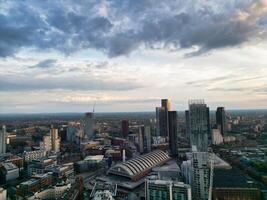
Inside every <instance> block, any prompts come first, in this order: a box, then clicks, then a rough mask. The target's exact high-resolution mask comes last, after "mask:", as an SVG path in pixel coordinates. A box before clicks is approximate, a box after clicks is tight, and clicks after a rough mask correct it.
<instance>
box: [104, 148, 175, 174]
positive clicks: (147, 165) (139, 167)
mask: <svg viewBox="0 0 267 200" xmlns="http://www.w3.org/2000/svg"><path fill="white" fill-rule="evenodd" d="M169 159H170V157H169V156H168V155H167V154H166V153H165V152H163V151H161V150H156V151H153V152H150V153H147V154H144V155H142V156H139V157H137V158H133V159H131V160H128V161H127V162H124V163H119V164H117V165H115V166H114V167H112V168H111V169H110V170H109V173H110V174H117V175H121V176H126V177H129V178H132V177H134V176H136V175H139V174H141V173H143V172H146V171H148V170H150V169H152V168H153V167H155V166H157V165H159V164H162V163H164V162H167V161H168V160H169Z"/></svg>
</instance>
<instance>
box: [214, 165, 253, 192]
mask: <svg viewBox="0 0 267 200" xmlns="http://www.w3.org/2000/svg"><path fill="white" fill-rule="evenodd" d="M255 184H256V183H255V182H254V181H253V180H252V179H251V178H249V177H247V176H246V175H245V174H244V173H243V172H242V171H240V170H239V169H237V168H233V169H215V170H214V176H213V187H215V188H250V187H253V186H254V187H255Z"/></svg>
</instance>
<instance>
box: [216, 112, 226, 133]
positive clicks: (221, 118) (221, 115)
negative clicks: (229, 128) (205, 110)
mask: <svg viewBox="0 0 267 200" xmlns="http://www.w3.org/2000/svg"><path fill="white" fill-rule="evenodd" d="M216 124H217V128H218V129H219V130H220V131H221V134H222V135H224V134H225V131H226V117H225V110H224V107H218V108H217V111H216Z"/></svg>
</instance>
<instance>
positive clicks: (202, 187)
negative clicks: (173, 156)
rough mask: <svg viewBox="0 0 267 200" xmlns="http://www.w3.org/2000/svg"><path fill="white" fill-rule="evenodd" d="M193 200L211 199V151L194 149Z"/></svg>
mask: <svg viewBox="0 0 267 200" xmlns="http://www.w3.org/2000/svg"><path fill="white" fill-rule="evenodd" d="M192 154H193V155H192V156H193V160H192V168H193V182H192V183H193V187H192V189H193V200H210V199H211V192H212V179H213V176H212V173H213V171H212V170H213V167H212V163H211V162H212V158H211V156H212V155H213V154H211V153H209V152H197V151H193V153H192Z"/></svg>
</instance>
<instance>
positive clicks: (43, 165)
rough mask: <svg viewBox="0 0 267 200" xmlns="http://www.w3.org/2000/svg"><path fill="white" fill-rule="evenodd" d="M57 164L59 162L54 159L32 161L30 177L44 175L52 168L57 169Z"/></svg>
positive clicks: (29, 168) (29, 171)
mask: <svg viewBox="0 0 267 200" xmlns="http://www.w3.org/2000/svg"><path fill="white" fill-rule="evenodd" d="M56 164H57V161H56V160H55V159H53V158H42V159H38V160H32V161H30V163H29V165H28V169H27V171H28V176H31V175H33V174H43V173H45V172H46V171H47V170H48V169H52V167H55V166H56Z"/></svg>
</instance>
